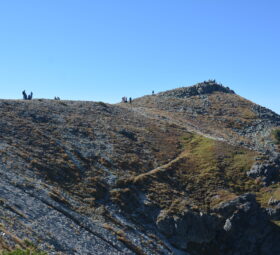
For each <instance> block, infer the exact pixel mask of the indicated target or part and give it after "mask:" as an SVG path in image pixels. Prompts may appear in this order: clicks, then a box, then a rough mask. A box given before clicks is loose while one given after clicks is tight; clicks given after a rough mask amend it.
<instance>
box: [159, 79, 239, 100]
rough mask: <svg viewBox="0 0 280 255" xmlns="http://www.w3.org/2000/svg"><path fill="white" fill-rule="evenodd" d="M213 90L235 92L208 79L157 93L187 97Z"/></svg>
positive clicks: (212, 91) (208, 92) (165, 95)
mask: <svg viewBox="0 0 280 255" xmlns="http://www.w3.org/2000/svg"><path fill="white" fill-rule="evenodd" d="M214 92H224V93H229V94H235V92H234V91H233V90H231V89H230V88H229V87H225V86H223V85H222V84H219V83H217V82H216V81H215V80H208V81H204V82H200V83H198V84H196V85H193V86H190V87H183V88H177V89H172V90H168V91H165V92H161V93H159V94H158V95H159V96H164V97H177V98H188V97H191V96H198V95H204V94H212V93H214Z"/></svg>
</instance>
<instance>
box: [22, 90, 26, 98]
mask: <svg viewBox="0 0 280 255" xmlns="http://www.w3.org/2000/svg"><path fill="white" fill-rule="evenodd" d="M22 95H23V99H24V100H27V95H26V92H25V90H24V91H22Z"/></svg>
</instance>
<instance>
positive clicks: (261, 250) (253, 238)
mask: <svg viewBox="0 0 280 255" xmlns="http://www.w3.org/2000/svg"><path fill="white" fill-rule="evenodd" d="M156 224H157V227H158V229H159V231H160V232H161V233H162V234H164V235H165V236H166V238H168V240H169V241H170V243H171V244H173V245H174V246H175V247H177V248H179V249H182V250H186V251H188V252H189V253H190V254H195V255H196V254H197V255H198V254H203V255H210V254H217V255H219V254H221V255H235V254H240V255H252V254H254V255H255V254H256V255H274V254H280V246H279V245H278V242H280V233H279V231H278V230H276V229H275V228H274V226H273V225H272V224H271V223H270V222H269V217H268V215H267V214H266V213H265V212H264V211H263V210H262V209H261V208H260V207H259V205H258V204H257V202H256V200H255V197H254V196H253V195H251V194H245V195H242V196H240V197H238V198H236V199H234V200H231V201H229V202H226V203H222V204H221V205H219V206H218V207H217V208H216V209H215V210H214V211H213V212H212V213H211V214H208V215H203V214H199V213H197V212H194V211H190V210H188V211H186V212H185V213H184V214H182V215H176V216H174V215H173V216H170V215H167V214H166V212H165V211H162V212H161V213H160V214H159V216H158V219H157V222H156Z"/></svg>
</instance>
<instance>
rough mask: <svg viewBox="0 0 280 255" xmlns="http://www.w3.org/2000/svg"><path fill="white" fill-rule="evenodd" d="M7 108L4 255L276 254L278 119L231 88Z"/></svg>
mask: <svg viewBox="0 0 280 255" xmlns="http://www.w3.org/2000/svg"><path fill="white" fill-rule="evenodd" d="M206 91H208V93H206ZM0 109H1V111H0V129H1V133H0V138H1V144H0V155H1V157H0V175H1V178H0V231H1V233H2V234H1V233H0V234H1V235H0V252H1V249H2V250H7V249H8V250H9V249H10V250H11V249H13V248H15V247H16V245H18V246H19V247H21V248H23V249H26V248H30V245H28V244H30V243H32V244H33V245H34V246H35V247H38V248H39V249H40V250H44V251H46V252H48V253H50V254H67V255H68V254H141V255H143V254H180V255H181V254H186V255H187V254H191V255H196V254H198V255H204V254H205V255H208V254H209V255H210V254H213V252H215V254H229V255H231V254H234V253H236V252H237V251H238V252H240V254H242V255H243V254H244V255H250V254H265V255H266V254H267V255H270V254H277V253H279V252H280V250H279V247H278V243H279V241H280V232H279V227H278V225H277V224H278V221H280V217H279V215H280V195H279V194H280V185H279V169H280V160H279V159H280V157H279V148H278V144H277V141H276V140H275V136H274V133H273V132H274V130H277V129H278V128H279V127H280V117H279V115H277V114H276V113H273V112H272V111H270V110H268V109H266V108H263V107H260V106H258V105H255V104H253V103H252V102H250V101H248V100H246V99H244V98H242V97H240V96H238V95H236V94H235V93H234V92H233V91H232V90H231V89H229V88H227V87H224V86H222V85H220V84H216V83H215V82H214V81H208V82H203V83H200V84H197V85H195V86H193V87H191V88H179V89H175V90H171V91H167V92H162V93H159V94H155V95H148V96H144V97H141V98H138V99H135V100H133V101H132V103H131V104H130V103H120V104H116V105H110V104H105V103H103V102H80V101H63V100H61V101H60V100H45V99H39V100H31V101H21V100H15V101H13V100H1V101H0ZM243 232H244V233H246V235H244V236H240V234H238V233H243ZM3 234H4V235H3ZM251 237H252V238H251ZM250 238H251V239H250ZM24 240H25V241H24ZM248 243H249V244H250V245H248ZM260 243H262V245H261V246H260V245H259V244H260ZM221 244H223V245H221Z"/></svg>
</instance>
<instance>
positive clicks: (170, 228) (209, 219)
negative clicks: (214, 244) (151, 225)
mask: <svg viewBox="0 0 280 255" xmlns="http://www.w3.org/2000/svg"><path fill="white" fill-rule="evenodd" d="M156 224H157V227H158V229H159V231H160V232H161V233H163V234H164V235H166V236H167V237H168V238H169V240H170V242H171V243H172V244H173V245H174V246H175V247H177V248H179V249H183V250H186V249H187V248H188V243H190V242H193V243H198V244H203V243H209V242H211V241H212V240H213V239H214V238H215V235H216V229H217V228H218V224H217V219H216V218H215V217H213V216H210V215H206V214H200V213H196V212H193V211H190V210H189V211H186V212H185V213H184V214H183V215H180V216H169V215H165V212H164V211H162V212H161V213H160V215H159V216H158V219H157V222H156Z"/></svg>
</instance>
